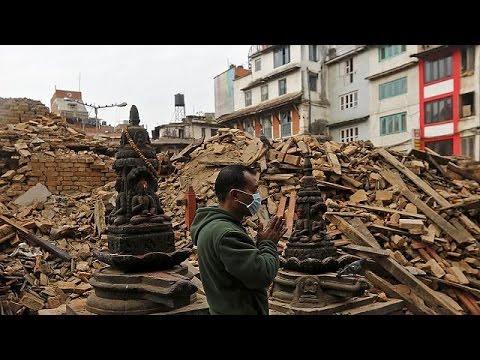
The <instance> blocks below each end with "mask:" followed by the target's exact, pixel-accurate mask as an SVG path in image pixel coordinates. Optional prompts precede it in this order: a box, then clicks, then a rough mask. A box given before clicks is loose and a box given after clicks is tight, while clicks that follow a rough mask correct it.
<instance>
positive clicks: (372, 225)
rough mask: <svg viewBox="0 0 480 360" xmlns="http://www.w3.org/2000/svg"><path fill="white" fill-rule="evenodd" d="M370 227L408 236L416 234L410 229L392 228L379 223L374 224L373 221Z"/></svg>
mask: <svg viewBox="0 0 480 360" xmlns="http://www.w3.org/2000/svg"><path fill="white" fill-rule="evenodd" d="M368 227H369V228H373V229H375V230H378V231H380V232H383V231H388V232H393V233H395V234H399V235H406V236H409V237H412V236H415V235H412V234H410V233H409V232H408V231H405V230H400V229H395V228H392V227H388V226H383V225H377V224H373V223H372V224H369V225H368Z"/></svg>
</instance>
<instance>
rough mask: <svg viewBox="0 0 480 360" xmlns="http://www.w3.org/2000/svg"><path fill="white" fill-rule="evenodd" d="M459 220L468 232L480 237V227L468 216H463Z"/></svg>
mask: <svg viewBox="0 0 480 360" xmlns="http://www.w3.org/2000/svg"><path fill="white" fill-rule="evenodd" d="M458 219H459V220H460V221H461V222H462V223H463V225H465V226H466V227H467V229H468V230H471V231H473V232H474V233H476V234H477V235H480V226H478V225H477V224H475V223H474V222H473V221H472V220H471V219H470V218H469V217H468V216H467V215H465V214H461V215H460V216H459V217H458Z"/></svg>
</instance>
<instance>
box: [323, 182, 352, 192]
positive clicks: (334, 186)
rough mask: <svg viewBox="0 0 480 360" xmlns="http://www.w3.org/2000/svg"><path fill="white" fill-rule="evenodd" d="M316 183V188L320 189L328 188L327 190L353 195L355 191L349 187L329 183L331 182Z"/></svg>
mask: <svg viewBox="0 0 480 360" xmlns="http://www.w3.org/2000/svg"><path fill="white" fill-rule="evenodd" d="M317 183H318V186H320V187H329V188H332V189H337V190H345V191H350V192H352V193H354V192H355V191H356V190H355V189H352V188H350V187H347V186H343V185H339V184H335V183H331V182H328V181H322V180H318V181H317Z"/></svg>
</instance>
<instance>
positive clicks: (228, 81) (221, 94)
mask: <svg viewBox="0 0 480 360" xmlns="http://www.w3.org/2000/svg"><path fill="white" fill-rule="evenodd" d="M250 73H251V71H250V70H248V69H244V68H243V66H242V65H240V66H235V65H230V68H229V69H228V70H227V71H224V72H223V73H221V74H219V75H217V76H215V77H214V78H213V81H214V84H215V85H214V91H215V118H216V119H217V118H219V117H220V116H222V115H225V114H230V113H232V112H233V111H234V110H235V108H234V90H235V87H234V84H233V81H234V80H235V79H238V78H239V77H243V76H246V75H249V74H250Z"/></svg>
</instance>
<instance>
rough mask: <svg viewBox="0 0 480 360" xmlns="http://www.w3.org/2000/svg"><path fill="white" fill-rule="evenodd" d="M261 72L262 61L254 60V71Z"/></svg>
mask: <svg viewBox="0 0 480 360" xmlns="http://www.w3.org/2000/svg"><path fill="white" fill-rule="evenodd" d="M260 70H262V59H260V58H258V59H255V71H260Z"/></svg>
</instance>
